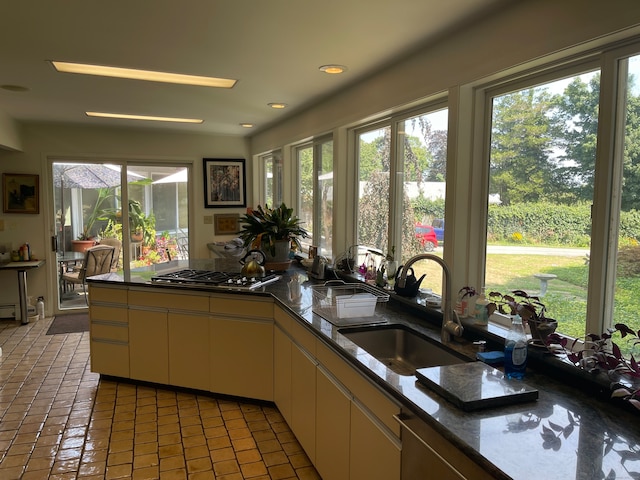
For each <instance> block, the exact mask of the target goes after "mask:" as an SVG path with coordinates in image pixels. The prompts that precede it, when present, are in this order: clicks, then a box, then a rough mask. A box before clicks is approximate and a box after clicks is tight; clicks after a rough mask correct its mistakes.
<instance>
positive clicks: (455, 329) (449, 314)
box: [396, 253, 464, 343]
mask: <svg viewBox="0 0 640 480" xmlns="http://www.w3.org/2000/svg"><path fill="white" fill-rule="evenodd" d="M418 260H433V261H434V262H436V263H437V264H438V265H440V266H441V267H442V271H443V273H444V295H443V299H442V330H441V332H440V340H441V341H442V343H448V342H450V341H451V338H452V335H455V336H456V337H461V336H462V332H463V330H464V327H463V326H462V323H461V322H460V319H459V318H458V315H457V314H456V312H455V311H454V310H453V308H452V306H451V271H450V270H449V266H448V265H447V264H446V263H445V261H444V260H443V259H441V258H440V257H438V256H436V255H433V254H430V253H420V254H418V255H416V256H414V257H412V258H410V259H409V260H408V261H407V263H406V264H405V265H404V267H402V273H401V274H400V277H398V279H396V284H397V285H398V286H399V287H404V286H405V284H406V282H407V272H408V270H409V267H410V266H411V265H413V264H414V263H416V262H417V261H418ZM454 318H455V321H454V320H453V319H454Z"/></svg>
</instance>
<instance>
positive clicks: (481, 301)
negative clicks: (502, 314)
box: [474, 288, 489, 325]
mask: <svg viewBox="0 0 640 480" xmlns="http://www.w3.org/2000/svg"><path fill="white" fill-rule="evenodd" d="M487 305H489V300H487V297H486V296H485V294H484V288H483V289H482V292H481V293H480V295H479V296H478V298H477V299H476V306H475V314H474V318H475V322H474V323H475V324H476V325H489V311H488V310H487Z"/></svg>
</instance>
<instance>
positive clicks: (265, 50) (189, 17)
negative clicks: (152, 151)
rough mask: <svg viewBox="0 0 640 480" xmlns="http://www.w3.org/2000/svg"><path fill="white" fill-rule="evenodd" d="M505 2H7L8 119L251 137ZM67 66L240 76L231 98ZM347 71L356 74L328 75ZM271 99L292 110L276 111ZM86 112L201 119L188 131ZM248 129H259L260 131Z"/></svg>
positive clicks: (0, 94)
mask: <svg viewBox="0 0 640 480" xmlns="http://www.w3.org/2000/svg"><path fill="white" fill-rule="evenodd" d="M503 3H504V1H503V0H182V1H180V0H110V1H104V0H102V1H100V0H63V1H52V0H18V1H12V0H2V1H1V4H2V9H0V10H1V14H0V18H1V19H2V26H1V27H0V85H19V86H23V87H27V88H28V89H29V90H28V91H27V92H12V91H7V90H4V89H0V111H2V112H4V113H5V114H7V115H9V116H10V117H12V118H14V119H16V120H19V121H24V122H34V121H37V122H40V121H42V122H70V123H83V124H88V125H103V126H106V125H117V126H125V127H137V128H141V127H143V128H162V129H171V130H180V131H187V130H188V131H193V132H201V133H217V134H231V135H250V134H251V133H253V132H255V131H258V130H260V129H262V128H265V127H266V126H268V125H269V124H271V123H275V122H278V121H279V120H281V119H283V118H285V116H287V115H290V114H291V113H293V112H295V111H296V110H300V109H303V108H305V107H308V106H309V105H311V104H313V103H314V102H316V101H318V100H320V99H321V98H323V97H325V96H327V95H329V94H331V93H334V92H336V91H337V90H339V89H342V88H345V87H346V86H348V85H350V84H352V83H354V82H357V81H358V80H360V79H362V78H364V77H366V76H367V75H369V74H371V73H372V72H374V71H375V70H376V69H378V68H381V67H382V66H385V65H389V64H390V63H393V62H394V61H397V60H398V59H400V58H402V57H403V56H404V55H406V54H408V53H409V52H411V51H414V50H416V49H417V48H419V47H422V46H424V45H426V44H427V43H428V42H429V41H432V40H433V39H435V38H437V37H439V36H441V35H443V34H446V33H447V32H450V31H452V30H454V29H456V28H461V27H462V26H463V25H465V24H467V23H468V22H470V21H473V20H474V19H477V18H478V17H480V16H483V15H486V14H487V13H488V12H489V11H490V10H491V9H495V8H498V6H499V5H502V4H503ZM49 60H60V61H68V62H82V63H92V64H101V65H110V66H118V67H131V68H140V69H147V70H160V71H169V72H176V73H184V74H193V75H205V76H217V77H225V78H235V79H238V83H237V84H236V86H235V87H234V88H233V89H231V90H223V89H212V88H206V87H192V86H183V85H169V84H162V83H151V82H141V81H135V80H122V79H114V78H104V77H92V76H84V75H76V74H63V73H57V72H56V71H55V70H54V69H53V67H52V66H51V65H50V63H49V62H48V61H49ZM330 63H337V64H342V65H346V66H348V68H349V70H348V72H347V73H345V74H342V75H327V74H324V73H321V72H320V71H319V70H318V67H320V66H321V65H325V64H330ZM269 102H284V103H287V104H288V105H289V107H288V108H287V109H285V110H274V109H271V108H270V107H268V106H267V103H269ZM86 111H104V112H115V113H127V114H138V115H156V116H169V117H190V118H194V117H195V118H202V119H204V123H203V124H201V125H182V126H181V125H178V124H166V123H159V122H135V121H131V120H126V121H125V120H107V119H95V118H89V117H87V116H86V115H85V114H84V112H86ZM241 122H250V123H253V124H255V128H254V129H251V130H247V129H244V128H242V127H240V126H239V124H240V123H241Z"/></svg>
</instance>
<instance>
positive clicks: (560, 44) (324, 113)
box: [251, 0, 640, 155]
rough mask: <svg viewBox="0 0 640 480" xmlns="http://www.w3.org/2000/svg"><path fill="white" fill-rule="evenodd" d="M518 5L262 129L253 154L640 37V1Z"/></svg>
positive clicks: (544, 0) (547, 0)
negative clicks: (545, 60)
mask: <svg viewBox="0 0 640 480" xmlns="http://www.w3.org/2000/svg"><path fill="white" fill-rule="evenodd" d="M510 3H511V4H510V6H509V7H505V8H503V9H502V10H501V11H499V12H495V13H494V14H493V15H491V16H490V17H489V18H486V19H484V20H483V21H479V22H477V23H475V24H473V25H470V26H468V28H464V29H461V30H458V31H453V32H450V34H449V35H447V36H446V37H445V38H443V39H441V40H440V41H439V42H436V43H434V44H432V45H430V46H427V47H425V48H424V49H423V50H421V51H419V52H417V53H415V54H414V55H412V56H410V57H408V58H405V59H402V60H399V62H398V63H397V64H395V65H393V66H392V68H387V69H384V70H382V71H380V72H377V73H376V74H373V75H371V76H370V77H369V78H367V79H365V80H364V81H362V82H359V83H357V84H356V85H354V86H353V87H351V88H349V89H347V90H345V91H343V92H341V93H339V94H338V95H335V96H333V97H331V98H330V99H327V100H325V101H323V102H321V103H320V104H318V105H316V106H314V107H312V108H310V109H308V110H305V111H303V112H301V113H299V114H297V115H295V116H293V117H290V118H289V119H287V120H286V121H283V122H280V123H279V124H277V125H275V126H273V127H271V128H268V129H266V130H264V131H260V132H258V133H257V134H255V135H253V136H252V138H251V153H252V154H254V155H255V154H259V153H263V152H266V151H269V150H272V149H274V148H277V147H280V146H282V145H286V144H288V143H292V142H296V141H300V139H303V138H307V137H312V136H317V135H320V134H324V133H327V132H330V131H332V130H334V129H336V128H339V127H345V126H349V125H350V124H352V123H353V122H360V121H362V120H363V119H366V118H371V117H375V116H382V115H385V114H388V113H389V112H393V111H397V110H399V109H401V108H405V107H406V106H407V105H410V104H413V103H416V102H418V101H420V100H421V99H425V98H428V97H432V96H435V95H438V94H442V93H446V92H447V91H448V90H449V89H450V88H455V87H456V86H458V85H463V84H467V83H470V82H474V81H476V80H478V79H481V78H485V77H488V76H490V75H493V74H496V73H502V74H505V73H508V72H516V71H517V70H519V69H520V68H521V67H519V66H520V65H521V64H523V63H525V62H532V61H534V60H535V59H540V58H541V57H544V56H547V57H548V56H549V55H551V54H554V53H556V52H559V51H560V50H565V49H568V48H569V47H574V46H579V45H580V44H583V43H585V42H589V41H594V40H596V42H595V43H597V40H598V39H600V38H602V37H603V36H605V35H608V34H611V33H612V32H621V31H622V30H624V29H628V28H633V29H634V30H635V32H634V33H635V34H638V33H640V2H639V1H637V0H609V1H607V2H604V1H602V0H527V1H513V2H510ZM392 20H393V19H390V21H392ZM622 35H623V34H621V36H622ZM626 35H627V36H628V35H629V32H627V33H626ZM608 40H610V39H608ZM565 54H566V53H565ZM347 74H349V73H347Z"/></svg>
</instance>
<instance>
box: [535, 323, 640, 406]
mask: <svg viewBox="0 0 640 480" xmlns="http://www.w3.org/2000/svg"><path fill="white" fill-rule="evenodd" d="M616 333H618V334H619V335H620V338H621V339H624V338H626V337H627V336H629V339H630V342H631V343H632V348H633V347H636V346H638V345H640V330H639V331H637V332H635V331H634V330H632V329H631V328H629V327H628V326H627V325H625V324H624V323H616V324H615V325H614V328H609V329H607V331H605V332H603V333H602V334H600V335H598V334H594V333H590V334H587V335H586V336H585V337H584V338H583V339H574V340H570V339H568V338H567V337H563V336H561V335H558V334H556V333H554V334H551V335H549V337H548V339H547V344H548V345H557V346H559V347H560V351H559V353H560V354H563V355H566V358H567V359H568V360H569V361H570V362H571V363H573V364H574V365H575V366H576V367H578V368H581V369H583V370H585V371H587V372H590V373H599V372H605V373H606V374H607V375H608V376H609V377H610V378H611V379H612V383H611V385H610V386H611V390H612V393H611V397H612V398H620V399H622V400H624V401H627V402H629V404H631V405H632V406H633V407H635V408H636V409H638V410H640V385H639V382H638V380H639V379H640V365H639V364H638V362H637V360H636V359H635V357H634V356H633V353H631V354H630V355H629V357H628V358H626V357H625V356H624V355H623V353H622V351H621V350H620V347H619V346H618V344H617V343H616V342H614V341H613V336H614V335H615V334H616ZM581 340H583V341H584V348H583V349H582V350H579V351H574V348H575V347H576V345H577V344H578V342H580V341H581ZM570 342H571V343H570ZM567 346H568V348H567ZM625 379H627V380H630V381H625Z"/></svg>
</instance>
